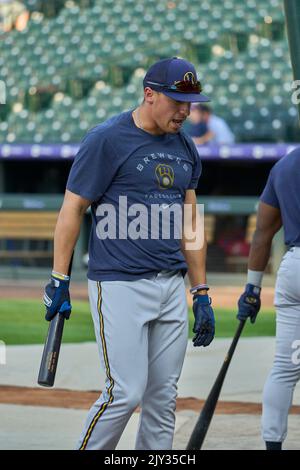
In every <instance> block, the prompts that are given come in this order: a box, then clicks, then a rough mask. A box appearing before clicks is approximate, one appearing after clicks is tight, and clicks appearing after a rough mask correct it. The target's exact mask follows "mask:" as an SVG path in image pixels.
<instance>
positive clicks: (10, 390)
mask: <svg viewBox="0 0 300 470" xmlns="http://www.w3.org/2000/svg"><path fill="white" fill-rule="evenodd" d="M100 393H101V392H100V391H97V392H96V391H89V392H83V391H77V390H76V391H75V390H64V389H42V388H30V387H15V386H10V385H2V386H0V403H5V404H15V405H23V406H24V405H25V406H26V405H28V406H47V407H54V408H72V409H89V408H90V407H91V405H92V404H93V403H94V402H95V401H96V400H97V398H98V397H99V395H100ZM203 404H204V400H199V399H197V398H192V397H187V398H177V402H176V411H182V410H193V411H200V410H201V408H202V406H203ZM136 411H139V410H138V409H137V410H136ZM216 413H217V414H223V415H224V414H231V415H232V414H255V415H260V414H261V404H259V403H247V402H235V401H220V402H219V403H218V405H217V408H216ZM299 413H300V406H296V405H294V406H292V408H291V410H290V414H298V415H299Z"/></svg>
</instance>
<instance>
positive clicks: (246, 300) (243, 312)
mask: <svg viewBox="0 0 300 470" xmlns="http://www.w3.org/2000/svg"><path fill="white" fill-rule="evenodd" d="M260 291H261V288H260V287H257V286H254V285H253V284H246V288H245V292H244V293H243V294H242V295H241V297H240V298H239V301H238V307H239V311H238V314H237V318H238V319H239V320H247V318H248V317H249V318H250V321H251V323H254V322H255V320H256V317H257V314H258V312H259V309H260V305H261V302H260Z"/></svg>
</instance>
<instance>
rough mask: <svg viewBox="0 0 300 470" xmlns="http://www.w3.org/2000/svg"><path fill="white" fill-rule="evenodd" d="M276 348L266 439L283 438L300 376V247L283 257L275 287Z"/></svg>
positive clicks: (269, 385)
mask: <svg viewBox="0 0 300 470" xmlns="http://www.w3.org/2000/svg"><path fill="white" fill-rule="evenodd" d="M275 307H276V352H275V359H274V363H273V367H272V370H271V372H270V374H269V376H268V378H267V381H266V384H265V387H264V392H263V414H262V435H263V439H264V440H265V441H273V442H283V441H284V439H285V438H286V435H287V424H288V412H289V409H290V407H291V405H292V400H293V392H294V388H295V385H296V383H297V382H298V381H299V379H300V360H299V356H300V355H299V353H298V355H297V349H296V347H297V345H298V351H299V340H300V247H294V248H291V249H290V250H289V251H288V252H287V253H286V254H285V255H284V257H283V259H282V262H281V265H280V268H279V271H278V275H277V281H276V288H275Z"/></svg>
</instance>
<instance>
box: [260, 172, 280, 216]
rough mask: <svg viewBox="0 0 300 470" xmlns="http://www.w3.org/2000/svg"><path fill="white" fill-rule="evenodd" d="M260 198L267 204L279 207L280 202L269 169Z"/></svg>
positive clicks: (272, 175)
mask: <svg viewBox="0 0 300 470" xmlns="http://www.w3.org/2000/svg"><path fill="white" fill-rule="evenodd" d="M260 200H261V201H262V202H264V203H265V204H269V206H273V207H277V208H280V204H279V201H278V198H277V195H276V191H275V187H274V174H273V170H271V172H270V174H269V178H268V181H267V184H266V186H265V189H264V190H263V193H262V195H261V196H260Z"/></svg>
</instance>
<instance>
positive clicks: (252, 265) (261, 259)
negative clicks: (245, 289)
mask: <svg viewBox="0 0 300 470" xmlns="http://www.w3.org/2000/svg"><path fill="white" fill-rule="evenodd" d="M272 239H273V236H272V234H269V233H265V232H263V231H260V230H256V231H255V233H254V236H253V240H252V243H251V248H250V254H249V260H248V268H249V269H251V270H253V271H264V270H265V269H266V266H267V264H268V261H269V258H270V253H271V247H272Z"/></svg>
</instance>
